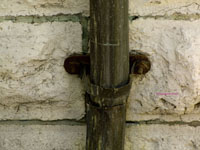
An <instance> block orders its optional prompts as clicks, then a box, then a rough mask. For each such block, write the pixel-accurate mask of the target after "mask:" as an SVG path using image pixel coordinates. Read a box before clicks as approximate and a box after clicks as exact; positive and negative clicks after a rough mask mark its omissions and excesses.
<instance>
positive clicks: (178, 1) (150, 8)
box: [129, 0, 200, 16]
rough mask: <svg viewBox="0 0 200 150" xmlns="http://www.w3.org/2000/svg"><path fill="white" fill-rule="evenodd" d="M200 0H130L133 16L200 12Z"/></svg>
mask: <svg viewBox="0 0 200 150" xmlns="http://www.w3.org/2000/svg"><path fill="white" fill-rule="evenodd" d="M199 6H200V1H199V0H130V11H129V13H130V14H131V15H133V16H169V15H174V14H185V15H191V14H194V15H195V14H199V13H200V10H199Z"/></svg>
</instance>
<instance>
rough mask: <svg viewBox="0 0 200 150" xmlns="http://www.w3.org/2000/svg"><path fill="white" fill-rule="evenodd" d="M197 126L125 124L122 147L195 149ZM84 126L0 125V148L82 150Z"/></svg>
mask: <svg viewBox="0 0 200 150" xmlns="http://www.w3.org/2000/svg"><path fill="white" fill-rule="evenodd" d="M199 132H200V127H191V126H187V125H181V126H180V125H173V126H169V125H127V128H126V142H125V150H169V149H170V150H198V149H200V144H199V143H200V137H199V135H198V134H197V133H199ZM85 138H86V128H85V126H80V125H76V126H70V125H0V149H1V150H27V149H29V150H84V149H85Z"/></svg>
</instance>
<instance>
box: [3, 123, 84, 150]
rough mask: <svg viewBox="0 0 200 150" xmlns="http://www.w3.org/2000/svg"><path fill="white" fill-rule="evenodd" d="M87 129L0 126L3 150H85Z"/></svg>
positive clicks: (54, 126) (80, 127)
mask: <svg viewBox="0 0 200 150" xmlns="http://www.w3.org/2000/svg"><path fill="white" fill-rule="evenodd" d="M85 137H86V135H85V127H84V126H69V125H25V126H22V125H0V149H1V150H84V147H85Z"/></svg>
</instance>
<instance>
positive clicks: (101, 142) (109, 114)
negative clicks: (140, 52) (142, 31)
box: [86, 0, 129, 150]
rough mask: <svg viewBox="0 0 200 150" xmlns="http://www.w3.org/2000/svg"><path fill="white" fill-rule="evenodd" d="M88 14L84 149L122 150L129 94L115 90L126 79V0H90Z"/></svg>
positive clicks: (127, 29) (127, 45)
mask: <svg viewBox="0 0 200 150" xmlns="http://www.w3.org/2000/svg"><path fill="white" fill-rule="evenodd" d="M90 18H91V20H90V61H91V62H90V63H91V67H90V70H91V71H90V82H91V84H92V88H91V89H92V91H93V92H91V93H89V94H90V95H89V98H88V101H87V108H86V109H87V143H86V149H87V150H124V135H125V119H126V100H127V97H128V95H127V92H124V93H126V94H123V92H121V94H117V91H120V90H121V89H123V88H124V87H126V85H127V84H128V82H129V80H128V79H129V78H128V77H129V40H128V31H129V27H128V0H90ZM90 86H91V85H90ZM94 89H95V90H94ZM124 89H125V88H124ZM94 91H95V92H96V93H95V92H94ZM99 91H102V94H99V93H101V92H99ZM121 91H123V90H121ZM103 93H104V94H103ZM106 93H107V94H106ZM119 93H120V92H119Z"/></svg>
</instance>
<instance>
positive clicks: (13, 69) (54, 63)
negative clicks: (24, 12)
mask: <svg viewBox="0 0 200 150" xmlns="http://www.w3.org/2000/svg"><path fill="white" fill-rule="evenodd" d="M81 34H82V31H81V25H80V23H72V22H67V23H59V22H54V23H43V24H27V23H12V22H4V23H0V119H4V120H5V119H42V120H56V119H63V118H65V119H80V118H81V117H83V116H84V96H83V95H84V91H83V88H82V84H81V80H80V79H79V78H78V77H77V76H72V75H69V74H67V73H66V72H65V70H64V67H63V64H64V60H65V58H67V56H68V55H70V54H72V53H74V52H81V51H82V37H81Z"/></svg>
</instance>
